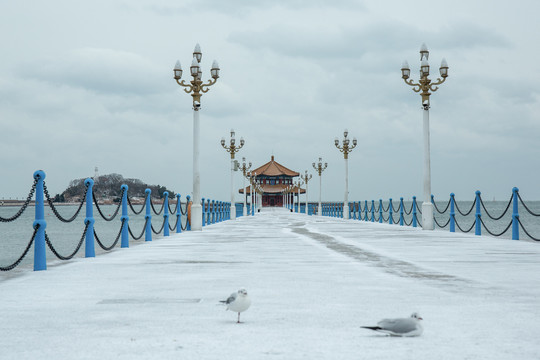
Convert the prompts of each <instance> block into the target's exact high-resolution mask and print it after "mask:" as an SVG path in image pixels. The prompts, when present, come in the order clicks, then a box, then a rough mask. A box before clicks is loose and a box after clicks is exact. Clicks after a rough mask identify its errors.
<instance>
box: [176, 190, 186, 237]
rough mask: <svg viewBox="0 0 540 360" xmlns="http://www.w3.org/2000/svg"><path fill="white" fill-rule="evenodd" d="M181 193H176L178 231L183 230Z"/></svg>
mask: <svg viewBox="0 0 540 360" xmlns="http://www.w3.org/2000/svg"><path fill="white" fill-rule="evenodd" d="M180 197H181V195H180V194H176V219H177V220H178V221H177V223H176V233H177V234H178V233H181V232H182V209H181V207H182V203H181V202H180ZM186 210H187V207H186Z"/></svg>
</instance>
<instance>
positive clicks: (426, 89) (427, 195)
mask: <svg viewBox="0 0 540 360" xmlns="http://www.w3.org/2000/svg"><path fill="white" fill-rule="evenodd" d="M428 58H429V51H428V49H427V46H426V44H422V46H421V47H420V62H421V63H420V80H418V83H414V82H413V80H412V79H409V76H410V74H411V69H410V68H409V63H407V61H404V62H403V65H402V66H401V77H402V78H403V80H404V81H405V83H406V84H407V85H410V86H412V87H413V91H414V92H417V93H420V96H422V107H423V109H424V111H423V113H424V116H423V117H424V130H423V131H424V199H423V202H422V228H423V229H424V230H433V229H434V224H433V204H432V203H431V165H430V162H431V160H430V154H429V153H430V150H429V107H430V106H429V105H430V104H429V96H430V95H431V93H430V91H432V92H435V91H437V90H438V89H439V86H438V85H440V84H442V83H443V82H444V81H445V80H446V78H447V77H448V64H447V63H446V60H445V59H444V58H443V59H442V61H441V66H440V68H439V73H440V74H441V77H440V78H438V79H437V81H436V82H433V83H432V82H431V79H429V78H428V76H429V63H428Z"/></svg>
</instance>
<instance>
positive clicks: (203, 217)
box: [201, 198, 206, 226]
mask: <svg viewBox="0 0 540 360" xmlns="http://www.w3.org/2000/svg"><path fill="white" fill-rule="evenodd" d="M201 200H202V201H201V203H202V226H206V221H205V220H206V219H205V218H206V209H205V207H204V198H202V199H201Z"/></svg>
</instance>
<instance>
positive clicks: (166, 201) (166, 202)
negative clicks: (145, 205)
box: [163, 191, 169, 236]
mask: <svg viewBox="0 0 540 360" xmlns="http://www.w3.org/2000/svg"><path fill="white" fill-rule="evenodd" d="M163 196H165V199H164V200H163V208H164V209H163V212H164V213H163V222H164V224H163V236H169V192H168V191H165V192H164V193H163Z"/></svg>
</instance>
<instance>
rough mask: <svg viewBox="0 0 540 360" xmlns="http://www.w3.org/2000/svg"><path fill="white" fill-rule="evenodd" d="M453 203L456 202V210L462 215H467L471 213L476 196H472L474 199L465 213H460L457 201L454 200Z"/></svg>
mask: <svg viewBox="0 0 540 360" xmlns="http://www.w3.org/2000/svg"><path fill="white" fill-rule="evenodd" d="M455 204H456V210H457V211H458V212H459V213H460V214H461V215H462V216H467V215H469V214H470V213H471V211H472V210H473V209H474V205H475V204H476V197H475V198H474V201H473V203H472V206H471V208H470V210H469V211H467V213H466V214H464V213H462V212H461V210H459V206H458V203H457V201H455Z"/></svg>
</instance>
